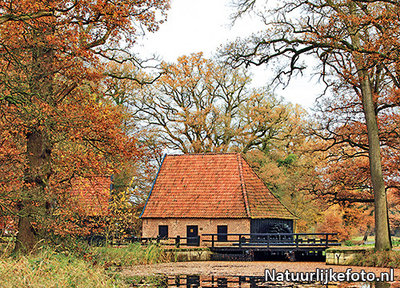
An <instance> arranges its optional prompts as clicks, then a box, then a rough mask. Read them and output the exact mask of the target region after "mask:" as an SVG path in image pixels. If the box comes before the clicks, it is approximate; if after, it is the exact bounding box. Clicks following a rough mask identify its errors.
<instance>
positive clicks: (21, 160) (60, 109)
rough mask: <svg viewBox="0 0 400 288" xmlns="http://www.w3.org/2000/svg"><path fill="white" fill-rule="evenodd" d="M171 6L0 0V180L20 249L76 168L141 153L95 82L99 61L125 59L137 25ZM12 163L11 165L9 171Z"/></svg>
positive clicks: (28, 246) (105, 165)
mask: <svg viewBox="0 0 400 288" xmlns="http://www.w3.org/2000/svg"><path fill="white" fill-rule="evenodd" d="M167 8H168V1H156V2H154V1H112V2H110V1H101V0H96V1H87V0H76V1H53V0H51V1H32V0H15V1H0V13H1V14H0V25H1V26H0V27H1V28H0V29H1V30H0V39H1V45H0V72H1V73H0V105H1V122H0V124H1V126H2V128H3V129H4V130H2V133H3V134H5V135H6V136H7V138H2V141H3V142H5V143H4V144H5V147H7V148H6V149H5V150H2V151H1V152H2V154H1V155H0V158H1V166H2V171H1V172H5V173H4V175H1V176H2V178H1V179H0V181H1V189H2V190H1V192H4V193H5V194H3V195H4V197H2V198H3V199H6V200H7V201H11V202H12V203H13V204H14V207H15V208H16V210H17V216H18V223H19V224H18V236H17V243H16V250H21V251H22V250H24V251H31V250H32V249H33V248H34V246H35V245H36V243H37V241H38V240H39V238H40V237H42V236H39V235H38V231H39V230H40V228H41V226H43V225H44V224H45V222H46V220H47V219H49V218H50V214H51V209H52V207H58V206H59V205H60V203H59V202H58V201H60V200H62V199H65V198H66V197H65V195H62V194H63V191H66V190H65V189H64V188H65V187H63V185H65V184H66V183H68V181H69V179H71V177H74V175H75V173H77V174H84V175H88V174H96V173H100V172H101V173H106V174H108V173H111V172H112V171H114V170H115V167H116V165H115V164H116V163H117V162H118V161H122V160H123V159H124V158H125V157H132V155H135V154H137V152H138V149H137V147H136V145H135V139H134V138H132V137H129V136H128V135H126V133H124V132H123V131H122V130H121V129H120V127H121V119H122V116H121V113H120V111H119V108H118V107H115V106H114V105H112V104H111V103H108V102H107V100H106V99H104V97H103V96H102V94H103V92H102V91H101V89H100V85H99V83H100V82H99V81H100V80H101V78H102V77H103V66H104V65H103V63H104V60H115V61H121V57H123V56H126V52H121V51H123V50H124V49H120V48H119V46H120V45H122V44H123V43H126V44H127V45H131V44H133V43H134V40H135V35H137V29H136V28H135V27H137V26H138V25H142V26H144V27H146V28H147V29H148V30H150V31H154V30H156V29H157V27H158V24H159V23H160V21H158V20H157V19H156V17H155V15H156V12H157V11H161V14H163V13H164V11H165V10H166V9H167ZM121 53H125V54H121ZM121 55H122V56H121ZM128 56H131V55H128ZM2 147H3V146H2ZM10 163H15V164H17V165H16V167H14V168H13V171H12V172H13V173H11V174H7V172H8V170H9V169H8V168H7V167H6V166H7V165H10ZM62 196H63V197H62ZM6 205H7V203H4V202H3V207H6ZM41 231H42V232H43V231H45V230H43V229H42V230H41Z"/></svg>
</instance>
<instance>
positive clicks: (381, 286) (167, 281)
mask: <svg viewBox="0 0 400 288" xmlns="http://www.w3.org/2000/svg"><path fill="white" fill-rule="evenodd" d="M153 281H154V280H153ZM156 282H157V283H155V282H154V284H149V283H148V282H147V283H146V281H143V282H142V283H137V284H136V285H134V286H133V287H164V288H173V287H174V288H175V287H179V288H198V287H202V288H211V287H213V288H214V287H215V288H230V287H238V288H273V287H277V288H289V287H290V288H311V287H316V288H319V287H321V288H322V287H325V288H342V287H343V288H344V287H346V288H398V287H400V286H399V285H400V284H399V283H398V282H394V283H384V282H376V283H361V282H353V283H344V282H343V283H329V284H326V285H323V284H320V283H282V282H265V278H264V277H261V276H199V275H179V276H160V278H159V279H157V281H156Z"/></svg>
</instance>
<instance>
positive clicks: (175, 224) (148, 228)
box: [142, 218, 250, 240]
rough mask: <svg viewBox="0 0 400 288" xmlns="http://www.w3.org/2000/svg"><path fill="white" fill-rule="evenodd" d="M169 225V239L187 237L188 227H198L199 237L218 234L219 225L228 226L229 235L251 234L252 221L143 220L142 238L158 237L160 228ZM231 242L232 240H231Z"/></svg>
mask: <svg viewBox="0 0 400 288" xmlns="http://www.w3.org/2000/svg"><path fill="white" fill-rule="evenodd" d="M159 225H168V236H169V237H176V236H178V235H179V236H181V237H186V226H188V225H197V226H198V228H199V235H201V234H206V233H217V226H218V225H227V226H228V233H250V219H196V218H188V219H162V218H157V219H143V227H142V236H143V237H157V235H158V226H159ZM229 240H230V239H229ZM232 240H233V239H232Z"/></svg>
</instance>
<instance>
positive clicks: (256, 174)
mask: <svg viewBox="0 0 400 288" xmlns="http://www.w3.org/2000/svg"><path fill="white" fill-rule="evenodd" d="M241 157H242V159H243V161H244V162H245V163H246V164H247V165H248V166H249V168H250V171H251V172H252V173H253V174H254V175H255V176H256V177H257V178H258V179H259V180H260V181H261V182H262V183H263V185H264V186H265V188H267V190H268V192H269V193H270V194H271V195H272V196H273V197H274V198H275V199H276V200H278V202H279V203H280V204H281V205H282V206H283V207H285V209H286V210H287V211H288V212H289V213H290V214H292V215H293V216H294V217H297V218H298V216H296V215H295V214H293V212H292V211H290V209H289V208H288V207H287V206H286V205H285V204H283V203H282V201H281V200H280V199H279V198H278V197H277V196H276V195H275V194H274V193H273V192H272V191H271V190H270V189H269V188H268V186H267V184H266V183H265V181H264V180H263V179H262V178H261V177H260V176H259V175H258V173H256V171H254V169H253V168H251V165H250V164H249V162H247V160H246V158H245V157H243V155H241ZM249 217H250V216H249Z"/></svg>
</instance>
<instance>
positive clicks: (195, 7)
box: [137, 0, 323, 109]
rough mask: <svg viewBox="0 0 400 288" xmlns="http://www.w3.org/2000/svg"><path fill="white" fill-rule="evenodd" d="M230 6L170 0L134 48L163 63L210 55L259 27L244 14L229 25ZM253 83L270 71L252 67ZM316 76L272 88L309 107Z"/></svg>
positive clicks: (266, 80) (212, 0) (225, 1)
mask: <svg viewBox="0 0 400 288" xmlns="http://www.w3.org/2000/svg"><path fill="white" fill-rule="evenodd" d="M233 12H234V8H233V7H232V5H231V0H171V9H170V10H169V11H168V12H167V14H168V18H167V21H166V22H165V23H163V24H162V25H161V26H160V29H159V30H158V31H157V32H156V33H149V34H148V35H147V36H145V38H144V39H140V40H138V42H137V43H138V44H139V45H138V48H137V49H138V50H139V53H140V54H141V55H142V57H143V56H144V57H150V56H152V55H157V56H158V57H159V58H160V59H162V60H164V61H167V62H175V61H176V59H177V58H178V57H180V56H182V55H189V54H191V53H196V52H203V53H204V55H205V57H208V58H210V57H212V56H213V55H214V54H215V52H216V51H217V49H218V48H219V47H222V46H223V45H225V44H227V43H229V42H230V41H233V40H235V39H236V38H238V37H240V38H244V37H246V36H249V35H250V34H251V33H254V32H258V31H260V30H263V28H264V26H263V24H262V23H261V21H259V20H258V19H257V17H251V16H248V17H246V18H245V19H242V20H240V21H238V22H237V23H235V25H233V26H232V21H231V15H232V13H233ZM250 71H251V72H252V74H253V86H255V87H260V86H269V84H270V81H271V79H272V78H273V76H274V74H273V73H272V71H269V70H268V68H267V67H266V66H262V67H252V68H250ZM317 80H318V79H317V77H310V75H309V74H306V75H304V76H303V77H297V78H295V79H294V80H292V81H291V83H290V84H289V86H288V87H286V88H285V89H283V87H278V88H276V89H275V90H274V93H275V94H276V95H277V96H280V97H283V98H284V99H285V100H286V101H288V102H292V103H295V104H300V105H302V106H303V107H304V108H306V109H309V108H311V107H312V104H313V102H314V100H315V98H316V97H317V96H319V95H320V94H321V93H322V90H323V88H322V86H321V85H319V84H318V81H317Z"/></svg>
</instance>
